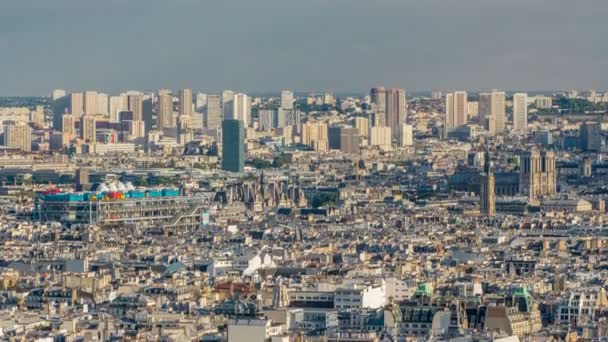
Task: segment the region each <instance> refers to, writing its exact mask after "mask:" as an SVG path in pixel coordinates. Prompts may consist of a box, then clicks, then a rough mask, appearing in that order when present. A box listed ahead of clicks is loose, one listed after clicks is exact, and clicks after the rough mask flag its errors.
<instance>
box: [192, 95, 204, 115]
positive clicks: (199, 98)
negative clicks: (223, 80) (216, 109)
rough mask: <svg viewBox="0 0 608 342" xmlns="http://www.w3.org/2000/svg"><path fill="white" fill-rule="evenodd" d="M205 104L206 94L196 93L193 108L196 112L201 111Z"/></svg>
mask: <svg viewBox="0 0 608 342" xmlns="http://www.w3.org/2000/svg"><path fill="white" fill-rule="evenodd" d="M206 105H207V94H203V93H197V94H196V100H195V106H194V107H195V109H196V111H197V112H199V113H202V112H203V109H204V108H205V106H206Z"/></svg>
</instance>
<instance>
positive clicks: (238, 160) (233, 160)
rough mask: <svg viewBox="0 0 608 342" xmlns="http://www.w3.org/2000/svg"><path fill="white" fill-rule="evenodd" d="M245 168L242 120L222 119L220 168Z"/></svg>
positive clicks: (233, 170) (236, 170) (235, 170)
mask: <svg viewBox="0 0 608 342" xmlns="http://www.w3.org/2000/svg"><path fill="white" fill-rule="evenodd" d="M244 168H245V127H244V125H243V121H241V120H235V119H226V120H224V121H222V170H225V171H231V172H243V169H244Z"/></svg>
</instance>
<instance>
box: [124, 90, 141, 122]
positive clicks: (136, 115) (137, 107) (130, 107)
mask: <svg viewBox="0 0 608 342" xmlns="http://www.w3.org/2000/svg"><path fill="white" fill-rule="evenodd" d="M143 101H144V97H143V95H142V94H128V95H127V111H129V112H132V113H133V121H142V120H143Z"/></svg>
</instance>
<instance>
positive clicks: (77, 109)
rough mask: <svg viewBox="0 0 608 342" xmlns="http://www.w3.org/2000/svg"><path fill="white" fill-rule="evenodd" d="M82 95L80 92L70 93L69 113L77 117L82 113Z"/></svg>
mask: <svg viewBox="0 0 608 342" xmlns="http://www.w3.org/2000/svg"><path fill="white" fill-rule="evenodd" d="M82 101H83V96H82V93H72V94H70V114H72V115H74V116H75V117H77V118H79V117H81V116H82V113H83V108H84V105H83V102H82Z"/></svg>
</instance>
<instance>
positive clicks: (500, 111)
mask: <svg viewBox="0 0 608 342" xmlns="http://www.w3.org/2000/svg"><path fill="white" fill-rule="evenodd" d="M479 117H480V119H481V121H482V122H483V123H485V124H486V128H487V129H488V131H489V132H490V134H501V133H503V132H504V130H505V93H504V92H502V91H496V90H493V91H492V92H490V93H481V94H479Z"/></svg>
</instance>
